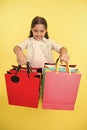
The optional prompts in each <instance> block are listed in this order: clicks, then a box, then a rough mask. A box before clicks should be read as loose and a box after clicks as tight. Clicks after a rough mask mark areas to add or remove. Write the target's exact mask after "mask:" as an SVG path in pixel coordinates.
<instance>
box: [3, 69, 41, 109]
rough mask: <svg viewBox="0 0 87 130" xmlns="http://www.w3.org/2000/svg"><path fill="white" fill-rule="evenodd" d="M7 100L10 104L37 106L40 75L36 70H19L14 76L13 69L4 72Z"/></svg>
mask: <svg viewBox="0 0 87 130" xmlns="http://www.w3.org/2000/svg"><path fill="white" fill-rule="evenodd" d="M5 81H6V90H7V97H8V102H9V104H11V105H17V106H26V107H33V108H37V107H38V102H39V92H40V75H39V73H38V72H31V73H29V74H28V73H27V70H26V69H25V70H20V71H19V72H18V73H17V74H16V76H15V70H10V71H9V73H7V74H5Z"/></svg>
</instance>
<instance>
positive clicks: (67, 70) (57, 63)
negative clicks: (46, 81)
mask: <svg viewBox="0 0 87 130" xmlns="http://www.w3.org/2000/svg"><path fill="white" fill-rule="evenodd" d="M59 63H60V58H57V60H56V72H58V68H59ZM65 67H66V72H67V73H69V74H71V72H70V69H69V64H68V63H66V66H65Z"/></svg>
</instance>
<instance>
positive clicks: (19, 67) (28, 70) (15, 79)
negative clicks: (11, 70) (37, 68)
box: [11, 62, 32, 82]
mask: <svg viewBox="0 0 87 130" xmlns="http://www.w3.org/2000/svg"><path fill="white" fill-rule="evenodd" d="M26 66H27V74H28V78H29V74H30V73H31V72H32V70H31V67H30V64H29V62H27V63H26ZM20 69H21V65H18V67H17V69H16V72H15V74H14V76H12V77H11V80H12V81H13V82H19V77H18V76H17V73H18V72H19V70H20Z"/></svg>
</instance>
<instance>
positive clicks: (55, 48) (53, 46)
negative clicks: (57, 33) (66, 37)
mask: <svg viewBox="0 0 87 130" xmlns="http://www.w3.org/2000/svg"><path fill="white" fill-rule="evenodd" d="M49 42H50V44H51V49H52V50H55V51H57V52H60V49H61V48H62V47H63V46H62V45H60V44H59V43H56V42H54V41H52V40H49Z"/></svg>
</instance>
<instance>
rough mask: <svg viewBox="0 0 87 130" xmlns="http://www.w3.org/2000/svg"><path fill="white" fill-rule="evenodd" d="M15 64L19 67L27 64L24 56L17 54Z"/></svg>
mask: <svg viewBox="0 0 87 130" xmlns="http://www.w3.org/2000/svg"><path fill="white" fill-rule="evenodd" d="M17 62H18V64H19V65H25V64H26V62H27V59H26V56H25V55H24V54H23V53H21V54H18V55H17Z"/></svg>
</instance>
